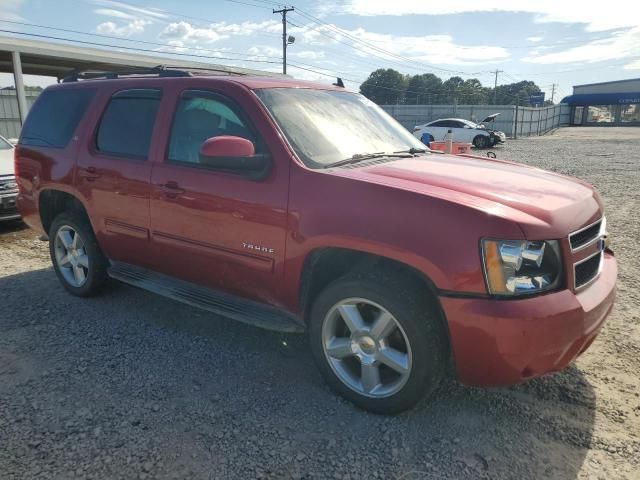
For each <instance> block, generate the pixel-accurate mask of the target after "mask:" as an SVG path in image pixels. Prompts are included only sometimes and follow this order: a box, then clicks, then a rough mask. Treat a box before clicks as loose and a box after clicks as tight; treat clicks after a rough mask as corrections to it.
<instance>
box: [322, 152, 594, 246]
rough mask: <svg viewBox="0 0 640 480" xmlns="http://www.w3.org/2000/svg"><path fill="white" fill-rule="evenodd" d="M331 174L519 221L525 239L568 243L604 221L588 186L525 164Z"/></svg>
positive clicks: (460, 163) (447, 159) (460, 161)
mask: <svg viewBox="0 0 640 480" xmlns="http://www.w3.org/2000/svg"><path fill="white" fill-rule="evenodd" d="M332 173H333V174H337V175H342V176H349V177H356V178H358V179H359V180H363V181H368V182H373V183H379V184H384V185H387V186H390V187H393V188H398V189H402V190H409V191H414V192H417V193H421V194H424V195H428V196H431V197H436V198H440V199H444V200H447V201H451V202H455V203H459V204H464V205H467V206H469V207H472V208H475V209H477V210H481V211H483V212H485V213H487V214H489V215H497V216H500V217H503V218H506V219H508V220H512V221H515V222H516V223H518V225H519V226H520V227H521V229H522V231H523V233H524V235H525V237H526V238H529V239H531V240H536V239H554V238H564V237H565V236H566V235H567V234H569V233H570V232H572V231H574V230H577V229H578V228H580V227H582V226H583V225H585V224H587V223H588V222H589V221H591V220H595V219H597V218H598V217H599V216H600V215H601V210H602V205H601V201H600V198H599V196H598V194H597V192H595V190H594V189H593V187H591V186H590V185H588V184H586V183H584V182H581V181H579V180H575V179H572V178H570V177H565V176H563V175H559V174H555V173H551V172H547V171H545V170H541V169H538V168H533V167H528V166H525V165H522V164H517V163H513V162H507V161H504V160H496V159H491V158H484V157H474V156H459V155H457V156H453V155H438V154H428V155H423V156H420V157H415V158H409V159H401V160H396V161H391V162H387V163H383V164H378V165H371V166H363V167H358V168H353V169H333V170H332Z"/></svg>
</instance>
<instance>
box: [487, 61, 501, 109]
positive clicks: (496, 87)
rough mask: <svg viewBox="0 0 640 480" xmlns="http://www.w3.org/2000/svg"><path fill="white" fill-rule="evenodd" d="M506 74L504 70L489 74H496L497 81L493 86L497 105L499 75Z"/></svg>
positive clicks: (494, 100) (494, 99) (494, 101)
mask: <svg viewBox="0 0 640 480" xmlns="http://www.w3.org/2000/svg"><path fill="white" fill-rule="evenodd" d="M502 72H504V70H498V69H496V71H495V72H489V73H495V74H496V81H495V83H494V84H493V104H494V105H495V104H496V101H497V98H498V74H499V73H502Z"/></svg>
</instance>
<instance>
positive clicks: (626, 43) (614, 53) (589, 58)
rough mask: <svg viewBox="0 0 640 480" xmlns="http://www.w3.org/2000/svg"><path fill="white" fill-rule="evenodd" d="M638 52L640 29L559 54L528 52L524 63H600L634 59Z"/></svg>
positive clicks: (633, 29) (627, 31) (588, 43)
mask: <svg viewBox="0 0 640 480" xmlns="http://www.w3.org/2000/svg"><path fill="white" fill-rule="evenodd" d="M639 52H640V27H636V28H632V29H629V30H626V31H624V32H621V33H617V34H615V35H612V37H611V38H607V39H600V40H594V41H592V42H587V43H585V44H584V45H580V46H578V47H572V48H568V49H565V50H561V51H559V52H552V53H545V54H542V55H536V54H535V53H534V52H530V53H529V56H527V57H525V58H523V59H522V61H524V62H529V63H538V64H558V63H560V64H562V63H571V62H584V63H593V62H602V61H605V60H612V59H616V58H629V57H636V56H638V53H639Z"/></svg>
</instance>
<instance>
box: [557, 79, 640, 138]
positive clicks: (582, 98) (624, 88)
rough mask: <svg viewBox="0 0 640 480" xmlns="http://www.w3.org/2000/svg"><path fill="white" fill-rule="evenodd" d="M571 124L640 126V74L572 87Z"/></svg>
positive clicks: (569, 97) (569, 98) (563, 101)
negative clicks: (628, 77) (636, 76)
mask: <svg viewBox="0 0 640 480" xmlns="http://www.w3.org/2000/svg"><path fill="white" fill-rule="evenodd" d="M561 103H567V104H569V105H570V106H571V125H598V126H601V127H602V126H608V125H610V126H627V125H628V126H632V125H636V126H640V78H632V79H629V80H617V81H613V82H602V83H590V84H586V85H576V86H574V87H573V95H569V96H568V97H565V98H563V99H562V102H561Z"/></svg>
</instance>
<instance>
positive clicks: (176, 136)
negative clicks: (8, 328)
mask: <svg viewBox="0 0 640 480" xmlns="http://www.w3.org/2000/svg"><path fill="white" fill-rule="evenodd" d="M147 73H154V75H148V74H147V75H142V74H140V75H122V74H120V75H118V74H110V75H108V76H107V77H108V78H106V79H95V78H91V76H82V75H76V76H75V77H74V78H71V79H68V80H67V81H65V82H63V83H61V84H59V85H56V86H52V87H49V88H47V89H46V90H45V91H44V92H43V93H42V94H41V95H40V96H39V98H38V100H37V101H36V103H35V105H34V106H33V108H32V110H31V112H30V114H29V117H28V119H27V121H26V123H25V125H24V128H23V130H22V135H21V137H20V142H19V145H18V147H17V148H16V156H15V159H16V175H17V180H18V184H19V189H20V193H19V197H18V205H19V210H20V213H21V214H22V216H23V218H24V220H25V222H27V223H28V224H29V225H30V226H31V227H32V228H34V229H36V230H38V231H39V232H43V233H46V234H47V235H48V238H49V244H50V250H51V259H52V261H53V265H54V267H55V272H56V274H57V276H58V278H59V280H60V282H61V283H62V285H63V286H64V287H65V288H66V289H67V290H68V291H69V292H70V293H72V294H74V295H78V296H88V295H92V294H94V293H96V292H98V291H99V289H100V287H101V286H102V285H103V284H104V283H105V281H106V280H107V278H108V277H112V278H115V279H118V280H120V281H123V282H126V283H129V284H132V285H134V286H137V287H141V288H144V289H147V290H151V291H153V292H156V293H159V294H161V295H164V296H167V297H170V298H173V299H176V300H179V301H182V302H185V303H188V304H190V305H193V306H196V307H200V308H203V309H205V310H209V311H212V312H216V313H218V314H222V315H225V316H227V317H230V318H232V319H235V320H239V321H242V322H246V323H249V324H252V325H256V326H259V327H263V328H267V329H272V330H279V331H285V332H302V331H307V332H308V333H309V338H310V346H311V351H312V352H313V356H314V357H315V360H316V362H317V364H318V367H319V369H320V371H321V372H322V374H323V375H324V377H325V379H326V380H327V382H328V383H329V384H330V385H331V386H332V387H333V388H334V389H335V390H336V391H338V392H339V393H340V394H342V395H343V396H345V397H346V398H348V399H349V400H351V401H352V402H354V403H355V404H357V405H359V406H360V407H363V408H365V409H368V410H371V411H375V412H382V413H391V412H399V411H402V410H405V409H407V408H410V407H412V406H413V405H414V404H415V403H416V402H417V401H419V400H420V399H421V398H422V397H424V396H425V395H426V394H427V393H429V392H431V391H432V390H433V389H434V387H436V386H437V384H438V382H439V380H441V379H442V378H443V377H445V376H453V377H455V378H457V379H458V380H459V381H460V382H462V383H464V384H468V385H482V386H490V385H503V384H512V383H516V382H521V381H524V380H526V379H530V378H533V377H537V376H540V375H542V374H545V373H548V372H553V371H556V370H559V369H562V368H563V367H565V366H567V365H568V364H569V363H571V362H572V361H573V360H574V359H575V358H576V357H577V356H578V355H579V354H580V353H582V352H583V351H584V350H585V349H586V348H587V347H588V346H589V345H590V344H591V342H592V341H593V340H594V338H595V337H596V335H597V334H598V331H599V330H600V328H601V326H602V324H603V322H604V320H605V318H606V317H607V315H608V314H609V312H610V311H611V308H612V306H613V302H614V296H615V283H616V275H617V267H616V261H615V259H614V256H613V254H612V252H611V251H610V250H609V249H608V248H607V243H606V226H605V218H604V214H603V206H602V201H601V199H600V197H599V195H598V193H597V192H596V191H595V190H594V189H593V188H592V187H591V186H590V185H588V184H586V183H584V182H581V181H578V180H575V179H571V178H568V177H565V176H562V175H557V174H554V173H550V172H546V171H543V170H539V169H537V168H531V167H527V166H524V165H520V164H516V163H512V162H507V161H503V160H496V159H487V158H480V157H474V156H470V155H461V156H450V155H443V154H437V153H432V152H425V150H424V145H422V144H421V143H420V142H418V140H416V139H415V138H414V137H413V136H412V135H411V134H410V133H409V132H408V131H406V130H405V129H404V128H402V127H401V126H400V125H399V124H398V123H396V122H395V121H394V120H392V119H391V118H390V117H389V116H388V115H386V114H385V113H384V112H383V111H382V110H381V109H380V108H378V107H377V106H376V105H375V104H373V103H372V102H370V101H369V100H367V99H366V98H365V97H363V96H361V95H359V94H356V93H352V92H349V91H347V90H345V89H344V88H341V87H338V86H327V85H320V84H315V83H307V82H301V81H297V80H292V79H288V78H284V77H281V78H274V77H272V78H269V77H248V76H214V75H202V74H195V73H193V72H184V71H177V70H169V69H159V70H157V71H155V70H154V71H150V72H147Z"/></svg>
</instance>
